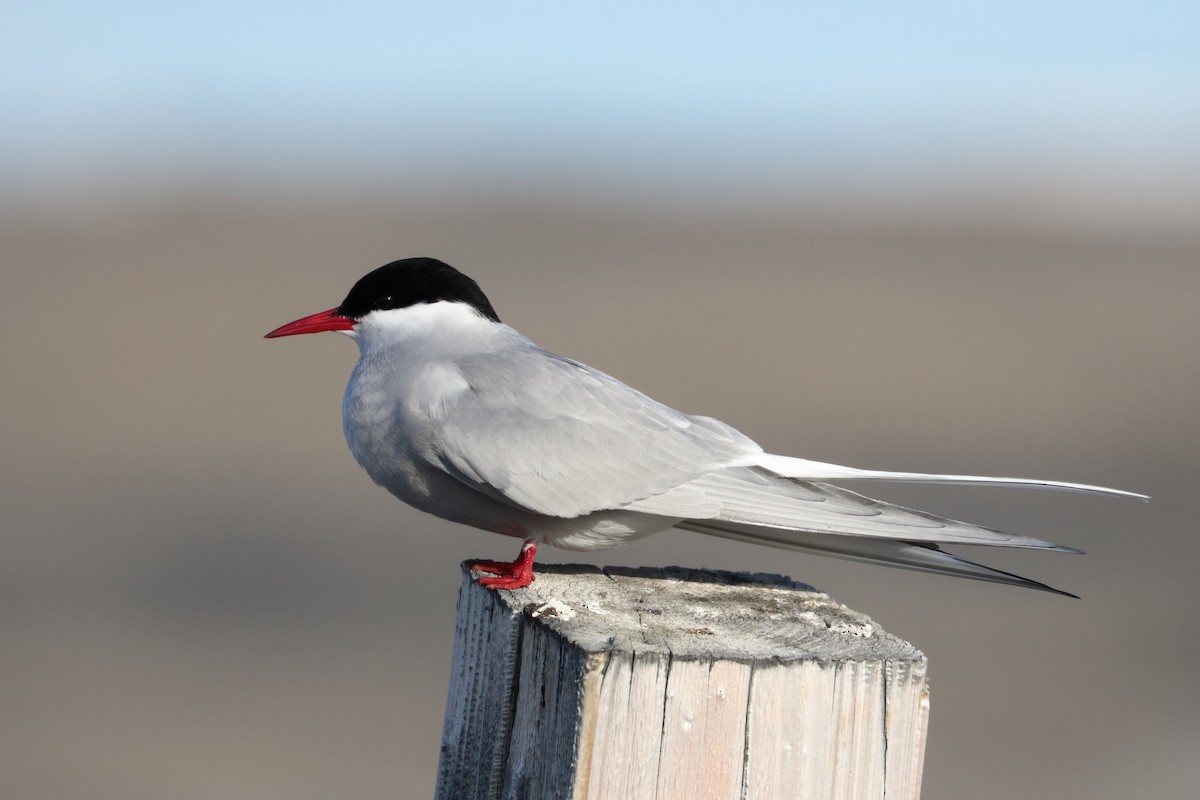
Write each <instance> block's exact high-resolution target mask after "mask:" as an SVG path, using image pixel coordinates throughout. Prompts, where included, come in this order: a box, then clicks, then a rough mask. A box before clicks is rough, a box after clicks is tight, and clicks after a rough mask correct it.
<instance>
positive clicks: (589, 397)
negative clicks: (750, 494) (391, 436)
mask: <svg viewBox="0 0 1200 800" xmlns="http://www.w3.org/2000/svg"><path fill="white" fill-rule="evenodd" d="M458 368H459V370H460V372H461V373H462V376H463V377H464V379H465V380H466V381H467V383H468V385H469V388H468V390H467V391H464V392H462V393H461V394H459V395H458V396H457V397H455V398H454V400H453V402H452V403H451V404H450V406H449V407H448V408H447V409H446V411H445V413H444V414H443V415H441V416H440V417H439V418H438V419H437V420H435V421H434V423H433V424H434V431H433V434H434V435H433V437H432V442H433V443H434V445H433V457H434V458H435V459H436V460H437V463H438V466H440V467H441V468H442V469H444V470H445V471H446V472H448V473H450V474H451V475H453V476H455V477H456V478H458V479H459V480H461V481H464V482H465V483H467V484H469V485H471V486H473V487H475V488H476V489H478V490H480V491H482V492H484V493H486V494H489V495H491V496H492V497H495V498H497V499H500V500H503V501H505V502H508V503H510V504H512V505H516V506H519V507H521V508H526V509H529V510H531V511H536V512H538V513H541V514H547V515H550V516H556V517H577V516H581V515H583V514H588V513H591V512H593V511H598V510H602V509H614V508H621V507H624V506H626V505H628V504H629V503H631V502H634V501H637V500H640V499H643V498H647V497H650V496H653V495H658V494H661V493H663V492H666V491H668V490H671V489H673V488H675V487H677V486H680V485H683V484H686V483H688V482H689V481H693V480H695V479H697V478H699V477H702V476H704V475H706V474H709V473H711V472H713V471H714V470H719V469H722V468H724V467H726V466H729V465H732V464H738V463H746V462H747V461H749V460H752V458H753V457H754V456H756V455H758V454H759V453H761V448H759V447H758V445H756V444H755V443H754V442H753V441H751V440H750V439H748V438H747V437H745V436H743V435H742V434H741V433H738V432H737V431H736V430H734V429H733V428H731V427H729V426H728V425H725V424H724V423H722V422H719V421H718V420H715V419H710V418H707V417H694V416H690V415H687V414H682V413H680V412H678V411H676V410H674V409H672V408H670V407H668V406H665V405H663V404H662V403H658V402H656V401H654V400H652V399H650V398H649V397H647V396H645V395H644V394H642V393H640V392H638V391H636V390H634V389H631V388H629V387H628V386H626V385H625V384H623V383H621V382H620V381H618V380H616V379H615V378H612V377H610V376H608V375H605V374H604V373H602V372H599V371H597V370H594V369H592V368H591V367H588V366H586V365H584V364H580V363H578V362H575V361H572V360H570V359H568V358H563V357H562V356H558V355H555V354H553V353H550V352H548V351H545V350H541V349H538V348H536V347H533V346H530V347H526V348H521V349H519V350H516V351H512V352H508V353H505V356H504V358H503V359H495V358H487V357H477V358H469V359H464V360H462V361H460V362H459V363H458Z"/></svg>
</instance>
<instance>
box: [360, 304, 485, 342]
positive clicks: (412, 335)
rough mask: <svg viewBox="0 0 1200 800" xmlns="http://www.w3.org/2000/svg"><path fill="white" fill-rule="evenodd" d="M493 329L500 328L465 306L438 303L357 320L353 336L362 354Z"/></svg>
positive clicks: (475, 334)
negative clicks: (380, 348)
mask: <svg viewBox="0 0 1200 800" xmlns="http://www.w3.org/2000/svg"><path fill="white" fill-rule="evenodd" d="M495 327H500V326H499V325H498V323H496V322H494V321H493V320H490V319H488V318H487V317H485V316H483V315H482V314H480V313H479V312H478V311H476V310H475V309H474V308H472V307H471V306H469V305H467V304H466V303H458V302H450V301H447V300H440V301H438V302H436V303H418V304H417V305H412V306H406V307H405V308H393V309H388V310H387V311H372V312H371V313H370V314H367V315H366V316H365V317H363V318H362V319H361V320H359V322H358V324H357V325H355V326H354V331H353V332H354V333H355V337H354V338H355V339H357V341H358V345H359V347H360V348H361V349H362V350H363V352H366V351H368V350H372V349H375V348H376V347H388V346H390V345H393V344H398V343H401V342H413V341H414V340H421V339H428V338H430V337H436V338H437V339H439V340H442V341H444V342H447V343H449V342H453V341H455V340H462V339H469V338H475V337H478V336H482V335H483V334H484V333H485V332H486V331H488V330H489V329H492V328H495Z"/></svg>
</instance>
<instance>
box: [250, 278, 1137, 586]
mask: <svg viewBox="0 0 1200 800" xmlns="http://www.w3.org/2000/svg"><path fill="white" fill-rule="evenodd" d="M321 331H336V332H338V333H342V334H345V335H347V336H349V337H350V338H352V339H354V340H355V342H357V344H358V347H359V358H358V362H357V364H356V365H355V367H354V369H353V372H352V373H351V376H350V380H349V383H348V384H347V386H346V392H345V396H344V399H343V403H342V422H343V429H344V433H345V437H346V442H347V444H348V445H349V448H350V451H351V453H352V454H353V456H354V458H355V460H356V461H357V462H358V463H359V464H360V465H361V466H362V468H363V469H364V470H366V472H367V474H368V475H369V476H370V477H371V478H372V480H374V481H375V483H377V484H379V485H380V486H382V487H384V488H385V489H387V490H388V491H389V492H391V493H392V494H393V495H395V496H396V497H397V498H399V499H400V500H402V501H404V502H405V503H407V504H409V505H410V506H413V507H415V508H417V509H420V510H421V511H424V512H427V513H429V514H433V515H434V516H437V517H441V518H443V519H447V520H451V521H453V522H457V523H462V524H465V525H468V526H472V527H475V528H479V529H482V530H484V531H490V532H494V533H499V534H503V535H506V536H512V537H516V538H519V539H521V540H522V545H521V549H520V552H519V554H518V556H517V558H516V559H514V560H513V561H512V562H505V561H480V562H476V563H474V564H472V570H473V571H474V572H478V573H480V576H479V577H478V578H477V580H478V582H479V584H481V585H483V586H487V587H490V588H493V589H518V588H522V587H525V586H528V585H529V584H530V583H531V582H532V581H533V580H534V571H533V563H534V557H535V555H536V553H537V551H538V548H539V547H541V546H542V545H551V546H554V547H557V548H561V549H566V550H583V551H592V550H603V549H607V548H611V547H615V546H617V545H621V544H625V543H627V542H630V541H633V540H636V539H640V538H642V537H645V536H648V535H650V534H652V533H656V532H658V531H662V530H666V529H669V528H681V529H684V530H687V531H692V532H696V533H703V534H708V535H712V536H717V537H722V538H725V539H732V540H737V541H742V542H749V543H753V544H760V545H768V546H773V547H778V548H783V549H786V550H792V551H798V552H805V553H817V554H821V555H827V556H836V557H841V558H846V559H852V560H857V561H863V562H870V563H875V564H884V565H888V566H895V567H903V568H907V569H913V570H919V571H925V572H931V573H939V574H945V575H953V576H958V577H964V578H971V579H975V580H982V581H991V582H996V583H1001V584H1010V585H1015V586H1022V587H1027V588H1031V589H1039V590H1043V591H1048V592H1053V593H1056V594H1062V595H1068V596H1071V597H1074V595H1071V594H1070V593H1069V592H1064V591H1061V590H1058V589H1054V588H1052V587H1050V586H1048V585H1046V584H1044V583H1040V582H1038V581H1035V580H1031V579H1029V578H1023V577H1021V576H1018V575H1015V574H1012V573H1009V572H1003V571H1001V570H998V569H993V568H990V567H986V566H984V565H982V564H978V563H975V562H973V561H968V560H966V559H964V558H961V557H959V556H955V555H952V554H950V553H948V552H946V551H944V550H943V549H942V545H992V546H999V547H1018V548H1030V549H1035V550H1048V551H1055V552H1062V553H1080V552H1081V551H1079V550H1076V549H1075V548H1071V547H1065V546H1061V545H1056V544H1053V543H1052V542H1048V541H1044V540H1042V539H1037V538H1033V537H1030V536H1020V535H1014V534H1008V533H1004V532H1002V531H999V530H995V529H992V528H987V527H983V526H979V525H973V524H970V523H966V522H959V521H956V520H952V519H948V518H945V517H940V516H937V515H935V514H930V513H927V512H924V511H917V510H914V509H910V508H905V507H902V506H899V505H894V504H892V503H888V502H884V501H881V500H874V499H872V498H869V497H866V496H864V495H861V494H858V493H856V492H853V491H850V490H849V489H845V488H842V487H841V486H840V485H835V484H841V483H847V482H856V481H860V480H870V481H910V482H928V483H951V484H1000V485H1017V486H1033V487H1042V488H1050V489H1060V490H1068V491H1076V492H1086V493H1093V494H1102V495H1115V496H1123V497H1132V498H1138V499H1142V500H1146V499H1148V498H1147V497H1146V496H1145V495H1142V494H1138V493H1135V492H1128V491H1123V490H1119V489H1109V488H1105V487H1102V486H1091V485H1087V484H1080V483H1066V482H1061V481H1044V480H1032V479H1026V478H997V477H984V476H975V475H943V474H926V473H917V472H896V471H886V470H873V469H858V468H854V467H848V466H841V465H837V464H831V463H825V462H821V461H811V460H808V459H803V458H796V457H791V456H784V455H775V454H772V453H768V452H766V451H765V450H764V449H763V448H762V447H760V446H759V445H758V444H756V443H755V442H754V441H752V440H751V439H750V438H749V437H747V436H745V435H744V434H742V433H741V432H739V431H738V430H736V429H735V428H733V427H731V426H730V425H727V424H725V423H724V422H721V421H719V420H717V419H713V418H711V417H704V416H695V415H692V414H685V413H683V412H680V411H677V410H675V409H673V408H671V407H669V406H667V405H664V404H662V403H659V402H657V401H655V400H653V399H651V398H650V397H648V396H647V395H645V394H643V393H641V392H639V391H637V390H636V389H633V388H630V387H629V386H627V385H625V384H624V383H622V382H621V381H619V380H617V379H616V378H613V377H611V376H610V375H607V374H605V373H604V372H601V371H600V370H597V369H594V368H592V367H589V366H587V365H586V364H583V363H580V362H579V361H575V360H573V359H570V358H567V357H565V356H561V355H558V354H556V353H553V352H551V351H549V350H545V349H543V348H542V347H539V346H538V345H537V344H535V343H534V342H532V341H531V340H529V339H527V338H526V337H525V336H523V335H521V334H520V333H518V332H517V330H516V329H514V328H512V327H510V326H509V325H507V324H505V323H503V322H501V320H500V317H499V316H498V315H497V313H496V311H495V309H494V308H493V307H492V304H491V302H490V301H489V300H488V298H487V296H486V295H485V294H484V293H483V291H482V290H481V289H480V287H479V285H478V284H477V283H476V282H475V281H474V280H472V279H471V278H469V277H467V276H466V275H464V274H463V273H461V272H459V271H458V270H457V269H455V268H454V267H451V266H450V265H448V264H446V263H444V262H442V261H439V260H437V259H434V258H427V257H420V258H405V259H401V260H399V261H393V262H391V263H389V264H386V265H384V266H382V267H379V268H378V269H376V270H374V271H372V272H370V273H368V274H367V275H365V276H364V277H363V278H361V279H360V280H359V281H358V282H357V283H355V284H354V286H353V288H351V290H350V292H349V294H347V295H346V298H345V299H344V300H343V301H342V303H341V304H340V305H338V306H337V307H336V308H331V309H329V310H327V311H322V312H319V313H317V314H311V315H309V316H306V317H302V318H300V319H297V320H295V321H294V322H290V323H288V324H286V325H283V326H281V327H279V328H276V329H275V330H273V331H271V332H270V333H268V334H266V338H268V339H274V338H279V337H284V336H293V335H297V334H308V333H317V332H321Z"/></svg>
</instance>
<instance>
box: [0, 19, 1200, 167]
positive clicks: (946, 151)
mask: <svg viewBox="0 0 1200 800" xmlns="http://www.w3.org/2000/svg"><path fill="white" fill-rule="evenodd" d="M1198 8H1200V4H1196V3H1182V2H1181V3H1173V2H1169V3H1162V2H1160V3H1150V4H1138V3H1132V2H1127V3H1103V2H1065V1H1064V0H1048V2H1040V3H1035V2H1006V3H994V2H993V3H967V2H958V3H951V2H935V3H917V4H912V3H909V4H897V3H878V2H860V3H856V4H848V3H841V4H833V3H820V4H815V3H814V4H809V3H739V4H736V5H735V4H732V3H729V4H720V5H717V4H710V5H707V6H704V5H699V6H698V5H696V4H693V3H681V2H660V3H656V4H645V3H621V2H607V3H566V2H558V3H523V2H507V3H487V4H484V3H460V2H449V3H428V2H425V3H419V4H406V3H387V4H385V3H350V4H341V5H336V6H334V5H332V4H331V5H330V6H328V7H327V6H325V5H322V4H314V3H298V2H291V3H283V2H261V3H255V4H242V3H233V2H224V1H218V2H208V3H204V4H199V3H196V4H189V5H182V4H173V3H162V2H124V3H122V2H117V3H112V4H98V3H91V2H61V1H58V0H44V1H43V2H39V3H36V4H34V3H26V4H23V5H22V6H21V7H13V8H9V9H7V10H6V11H5V13H4V18H5V20H6V21H5V24H4V26H3V27H4V29H5V32H4V33H2V34H0V37H2V40H0V45H2V46H0V98H2V99H3V100H4V105H5V107H6V109H8V111H7V112H6V113H5V115H4V116H5V117H7V121H5V122H2V123H0V145H2V146H3V148H4V152H5V153H6V156H5V157H4V159H3V162H0V177H5V176H6V177H8V178H9V179H12V180H14V181H15V185H17V186H18V187H26V188H37V187H38V186H39V185H40V184H42V183H48V184H53V183H55V182H63V181H70V180H75V179H80V180H82V179H84V178H86V177H87V176H92V177H93V178H94V179H96V180H101V181H102V180H107V179H112V178H113V177H114V176H122V177H123V179H129V178H130V176H138V175H144V176H148V177H153V176H163V175H167V176H184V177H186V176H188V175H191V176H196V175H200V174H204V175H219V176H225V177H227V178H229V179H231V180H235V179H246V178H249V179H251V180H254V179H258V178H260V177H261V176H275V177H281V176H292V177H297V176H299V177H300V178H303V177H304V176H309V177H311V178H313V179H320V178H321V177H322V176H323V175H326V174H332V173H339V172H342V173H347V174H360V173H361V174H373V175H376V176H380V175H383V176H398V177H404V176H409V175H430V174H433V175H436V174H437V173H438V172H439V171H457V172H460V173H468V174H469V173H472V172H480V173H489V172H491V173H497V174H514V175H522V176H525V177H527V178H530V179H532V180H537V179H538V176H539V175H542V174H544V175H546V176H551V175H554V174H561V173H563V172H564V171H565V172H566V173H579V174H586V173H592V174H596V175H602V174H609V175H618V176H620V175H625V176H628V177H629V178H630V180H642V179H647V177H650V178H652V177H653V176H655V175H667V174H672V173H674V174H685V173H689V172H691V173H697V172H699V173H703V174H708V175H713V176H721V175H726V176H734V175H740V176H743V177H745V176H750V179H762V180H765V181H770V180H772V179H776V180H790V179H792V178H793V177H795V176H797V175H813V174H821V173H823V172H830V173H833V174H844V173H852V172H854V171H855V170H859V171H864V172H872V171H875V172H878V171H881V170H882V171H887V170H889V169H892V170H898V171H899V172H901V173H903V172H904V170H905V169H915V170H917V171H923V170H927V169H929V170H941V171H954V170H961V169H968V170H969V169H988V168H997V167H999V168H1004V167H1005V165H1008V164H1025V165H1030V164H1032V165H1037V164H1039V163H1043V162H1044V163H1048V164H1057V165H1060V166H1063V167H1064V168H1070V169H1076V170H1087V169H1096V168H1105V169H1117V170H1121V169H1124V170H1129V171H1138V170H1159V171H1171V170H1177V169H1179V168H1181V167H1183V168H1188V169H1191V168H1194V167H1195V166H1196V165H1197V163H1198V161H1200V158H1198V157H1197V150H1198V148H1197V144H1196V143H1197V142H1198V141H1200V11H1198V10H1197V9H1198ZM914 165H915V166H914ZM1064 165H1065V166H1064Z"/></svg>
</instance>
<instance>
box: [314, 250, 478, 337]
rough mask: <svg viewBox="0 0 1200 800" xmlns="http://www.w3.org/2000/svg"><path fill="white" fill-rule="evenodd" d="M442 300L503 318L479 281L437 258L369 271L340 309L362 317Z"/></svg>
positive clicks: (347, 314) (355, 317) (391, 265)
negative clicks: (476, 281) (480, 286)
mask: <svg viewBox="0 0 1200 800" xmlns="http://www.w3.org/2000/svg"><path fill="white" fill-rule="evenodd" d="M442 300H445V301H448V302H451V303H466V304H467V305H469V306H471V307H472V308H474V309H475V310H476V311H478V312H479V313H480V314H481V315H482V316H484V317H487V318H488V319H490V320H492V321H494V322H499V321H500V317H498V316H496V311H495V309H493V308H492V304H491V303H490V302H489V301H488V299H487V295H485V294H484V293H483V290H482V289H480V288H479V284H477V283H475V281H473V280H471V279H470V278H468V277H467V276H466V275H463V274H462V273H461V272H459V271H458V270H456V269H455V268H454V267H452V266H450V265H449V264H447V263H445V262H443V261H438V260H437V259H436V258H402V259H400V260H399V261H393V262H392V263H390V264H385V265H384V266H382V267H380V268H379V269H377V270H375V271H374V272H369V273H367V274H366V275H364V276H363V277H362V278H361V279H359V281H358V283H356V284H354V288H353V289H351V290H350V294H348V295H346V299H345V300H343V301H342V304H341V305H340V306H338V308H337V313H339V314H341V315H342V316H344V317H350V318H351V319H362V318H363V317H365V316H366V315H367V314H370V313H371V312H372V311H384V310H387V309H392V308H407V307H408V306H415V305H418V304H420V303H437V302H439V301H442Z"/></svg>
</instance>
